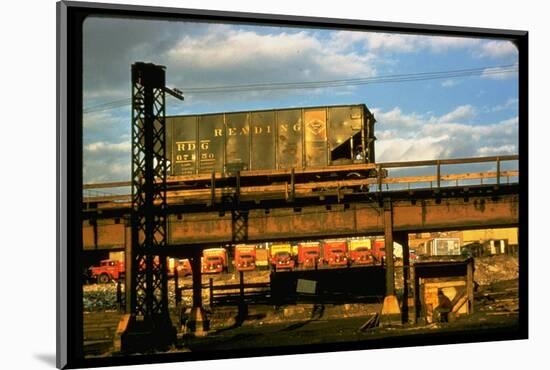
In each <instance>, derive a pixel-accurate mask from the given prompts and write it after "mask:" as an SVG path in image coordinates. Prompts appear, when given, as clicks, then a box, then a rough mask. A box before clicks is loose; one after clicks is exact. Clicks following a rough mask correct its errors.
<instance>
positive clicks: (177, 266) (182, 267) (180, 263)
mask: <svg viewBox="0 0 550 370" xmlns="http://www.w3.org/2000/svg"><path fill="white" fill-rule="evenodd" d="M175 270H177V271H178V276H179V277H186V276H191V275H193V270H192V269H191V263H190V262H189V260H188V259H187V258H184V259H177V258H168V271H169V275H174V271H175Z"/></svg>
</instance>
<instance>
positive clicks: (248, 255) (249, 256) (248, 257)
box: [241, 254, 252, 260]
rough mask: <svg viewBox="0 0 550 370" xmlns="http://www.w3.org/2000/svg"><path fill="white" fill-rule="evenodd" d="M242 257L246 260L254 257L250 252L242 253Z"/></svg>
mask: <svg viewBox="0 0 550 370" xmlns="http://www.w3.org/2000/svg"><path fill="white" fill-rule="evenodd" d="M241 258H242V259H244V260H249V259H252V255H250V254H241Z"/></svg>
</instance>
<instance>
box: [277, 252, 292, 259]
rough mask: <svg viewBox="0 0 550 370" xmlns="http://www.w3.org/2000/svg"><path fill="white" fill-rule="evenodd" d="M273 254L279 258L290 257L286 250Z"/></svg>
mask: <svg viewBox="0 0 550 370" xmlns="http://www.w3.org/2000/svg"><path fill="white" fill-rule="evenodd" d="M275 256H277V257H279V258H288V257H290V254H289V253H288V252H277V253H276V254H275Z"/></svg>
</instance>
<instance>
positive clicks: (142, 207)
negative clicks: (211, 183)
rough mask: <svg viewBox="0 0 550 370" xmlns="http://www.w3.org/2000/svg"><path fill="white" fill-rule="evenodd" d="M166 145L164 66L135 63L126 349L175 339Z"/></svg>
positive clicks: (154, 345)
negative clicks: (170, 288)
mask: <svg viewBox="0 0 550 370" xmlns="http://www.w3.org/2000/svg"><path fill="white" fill-rule="evenodd" d="M165 148H166V134H165V68H164V67H163V66H158V65H154V64H149V63H141V62H139V63H135V64H133V65H132V210H131V225H132V248H131V262H132V263H131V266H129V267H130V268H129V271H128V273H129V275H130V276H129V277H130V280H129V283H130V284H129V287H128V291H129V298H130V299H129V307H128V311H129V313H131V319H130V323H129V326H128V330H127V333H128V335H127V338H129V339H127V340H126V344H127V345H126V348H127V350H132V349H130V348H135V346H136V343H140V342H141V343H140V345H138V347H146V348H154V347H156V346H159V345H166V344H169V343H172V342H173V340H174V339H175V329H174V328H173V327H172V324H171V322H170V316H169V312H168V278H167V266H166V264H167V261H166V256H165V255H163V253H162V249H163V247H165V246H166V245H167V214H166V171H167V160H166V156H165V150H166V149H165ZM127 281H128V280H127ZM172 332H173V334H172ZM136 335H137V336H138V337H136ZM144 336H150V338H149V339H146V338H144ZM131 338H135V340H132V339H131ZM123 347H125V346H124V345H123Z"/></svg>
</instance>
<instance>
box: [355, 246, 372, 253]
mask: <svg viewBox="0 0 550 370" xmlns="http://www.w3.org/2000/svg"><path fill="white" fill-rule="evenodd" d="M355 251H356V252H368V251H369V249H368V248H367V247H359V248H356V249H355Z"/></svg>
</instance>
